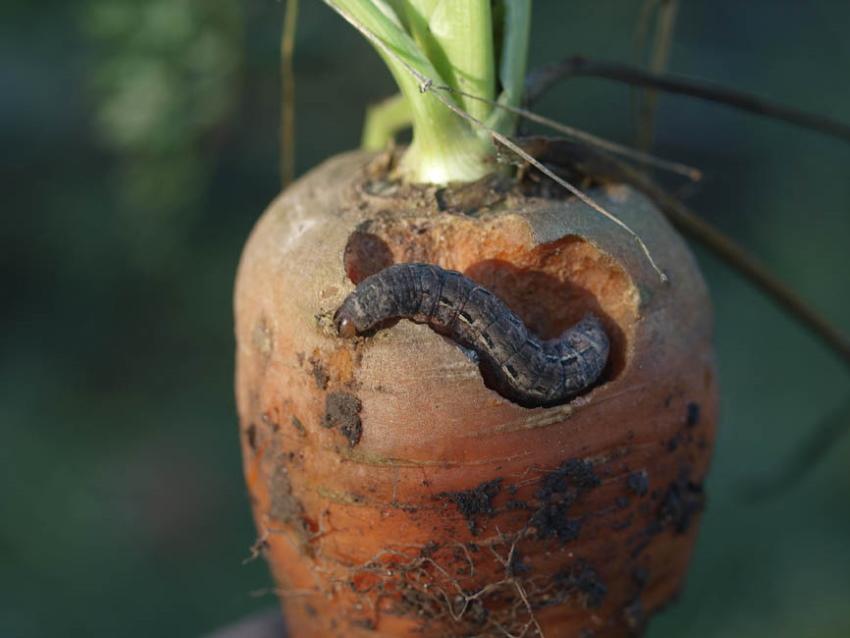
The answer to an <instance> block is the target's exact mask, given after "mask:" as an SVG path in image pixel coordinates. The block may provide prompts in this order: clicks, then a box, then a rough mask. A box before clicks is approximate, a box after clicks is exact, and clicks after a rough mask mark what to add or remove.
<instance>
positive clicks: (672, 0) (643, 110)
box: [637, 0, 678, 151]
mask: <svg viewBox="0 0 850 638" xmlns="http://www.w3.org/2000/svg"><path fill="white" fill-rule="evenodd" d="M677 11H678V2H677V0H662V1H661V5H660V6H659V7H658V9H657V12H658V14H657V17H656V22H657V24H656V27H655V41H654V43H653V47H652V56H651V58H650V60H649V69H650V71H652V72H653V73H661V72H663V71H664V70H665V69H666V68H667V62H668V61H669V59H670V47H671V45H672V43H673V29H674V27H675V25H676V13H677ZM657 104H658V93H657V91H656V90H655V89H651V88H649V89H644V91H643V100H641V102H640V109H639V115H638V143H637V146H638V148H641V149H643V150H645V151H646V150H649V149H650V148H651V147H652V138H653V133H654V129H655V111H656V106H657Z"/></svg>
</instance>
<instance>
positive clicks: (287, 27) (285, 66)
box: [280, 0, 299, 188]
mask: <svg viewBox="0 0 850 638" xmlns="http://www.w3.org/2000/svg"><path fill="white" fill-rule="evenodd" d="M298 1H299V0H287V2H286V11H285V13H284V17H283V35H282V37H281V39H280V84H281V91H282V92H283V103H282V105H281V110H280V181H281V183H282V185H283V187H284V188H286V187H287V186H289V184H291V183H292V179H293V178H294V177H295V67H294V65H293V58H294V52H295V28H296V26H297V24H298Z"/></svg>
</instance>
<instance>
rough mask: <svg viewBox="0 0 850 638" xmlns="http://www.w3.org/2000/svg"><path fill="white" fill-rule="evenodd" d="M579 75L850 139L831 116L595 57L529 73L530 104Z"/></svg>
mask: <svg viewBox="0 0 850 638" xmlns="http://www.w3.org/2000/svg"><path fill="white" fill-rule="evenodd" d="M579 76H583V77H599V78H606V79H608V80H614V81H616V82H624V83H626V84H631V85H633V86H642V87H650V88H653V89H657V90H659V91H665V92H667V93H676V94H679V95H687V96H690V97H695V98H698V99H701V100H707V101H710V102H718V103H720V104H725V105H727V106H730V107H733V108H737V109H740V110H743V111H748V112H750V113H755V114H757V115H763V116H765V117H770V118H773V119H776V120H781V121H783V122H787V123H788V124H793V125H794V126H799V127H801V128H806V129H809V130H812V131H817V132H818V133H823V134H824V135H829V136H831V137H835V138H838V139H841V140H844V141H845V142H850V124H846V123H844V122H840V121H838V120H835V119H832V118H829V117H825V116H822V115H816V114H814V113H808V112H806V111H802V110H800V109H796V108H793V107H790V106H785V105H782V104H778V103H777V102H773V101H771V100H766V99H764V98H762V97H758V96H755V95H752V94H749V93H744V92H742V91H737V90H734V89H729V88H725V87H721V86H717V85H716V84H712V83H710V82H706V81H704V80H696V79H693V78H688V77H683V76H679V75H672V74H667V73H651V72H649V71H645V70H644V69H640V68H637V67H634V66H630V65H627V64H620V63H617V62H606V61H602V60H592V59H589V58H585V57H582V56H574V57H571V58H567V59H566V60H564V61H562V62H559V63H557V64H553V65H550V66H546V67H543V68H540V69H537V70H536V71H533V72H532V73H531V74H529V76H528V78H527V80H526V85H525V87H526V89H525V100H526V103H527V104H533V103H534V102H535V101H536V100H538V99H539V98H540V97H541V96H542V95H543V94H544V93H545V92H546V91H548V90H549V89H550V88H551V87H552V86H553V85H554V84H555V83H556V82H558V81H560V80H562V79H565V78H570V77H579Z"/></svg>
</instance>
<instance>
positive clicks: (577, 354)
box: [334, 264, 609, 407]
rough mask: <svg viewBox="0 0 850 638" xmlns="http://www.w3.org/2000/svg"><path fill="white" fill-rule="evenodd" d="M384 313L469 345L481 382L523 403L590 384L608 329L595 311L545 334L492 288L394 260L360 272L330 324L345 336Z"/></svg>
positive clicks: (569, 394)
mask: <svg viewBox="0 0 850 638" xmlns="http://www.w3.org/2000/svg"><path fill="white" fill-rule="evenodd" d="M390 319H409V320H410V321H413V322H415V323H424V324H428V326H430V327H431V329H432V330H434V331H435V332H437V333H439V334H441V335H444V336H446V337H448V338H450V339H451V340H452V341H454V342H455V343H456V344H458V345H459V346H461V347H463V348H468V349H470V350H473V351H474V352H475V353H476V354H477V356H478V366H479V369H480V370H481V375H482V377H483V378H484V383H485V385H486V386H487V387H488V388H491V389H492V390H495V391H496V392H498V393H499V394H501V395H502V396H503V397H505V398H506V399H510V400H511V401H513V402H515V403H518V404H520V405H522V406H524V407H539V406H552V405H558V404H560V403H565V402H567V401H569V400H570V399H572V398H574V397H576V396H577V395H579V394H581V393H582V392H584V391H586V390H588V389H589V388H590V387H591V386H592V385H593V384H594V383H596V381H598V380H599V377H600V376H601V374H602V372H603V370H604V369H605V366H606V364H607V362H608V350H609V341H608V335H607V334H606V333H605V330H604V329H603V327H602V323H601V322H600V320H599V319H598V317H596V316H595V315H593V314H588V315H586V316H585V317H584V319H582V320H581V321H579V322H578V323H577V324H575V325H574V326H572V327H570V328H568V329H567V330H566V331H565V332H564V333H563V334H562V335H561V336H560V338H558V339H550V340H548V341H544V340H542V339H540V338H539V337H538V336H537V335H535V334H533V333H531V332H529V330H528V329H527V328H526V327H525V324H524V323H523V322H522V320H521V319H520V318H519V317H517V316H516V315H515V314H514V313H513V312H512V311H511V310H510V309H509V308H508V307H507V306H506V305H505V303H504V302H503V301H502V300H501V299H499V298H498V297H497V296H496V295H494V294H493V293H492V292H490V291H489V290H487V289H486V288H483V287H481V286H479V285H478V284H476V283H475V282H474V281H472V280H471V279H469V278H468V277H465V276H464V275H462V274H461V273H459V272H455V271H453V270H444V269H443V268H440V267H439V266H434V265H432V264H396V265H394V266H390V267H388V268H385V269H384V270H381V271H380V272H378V273H376V274H374V275H371V276H370V277H367V278H366V279H364V280H363V281H362V282H360V284H359V285H358V286H357V288H355V290H354V291H353V292H352V293H351V294H350V295H348V297H346V299H345V301H343V303H342V305H341V306H340V307H339V309H338V310H337V311H336V314H335V315H334V324H335V325H336V328H337V330H338V332H339V334H340V336H342V337H346V338H351V337H354V336H355V335H358V334H363V333H366V332H369V331H370V330H373V329H376V328H379V327H380V326H381V324H383V323H385V322H386V321H388V320H390Z"/></svg>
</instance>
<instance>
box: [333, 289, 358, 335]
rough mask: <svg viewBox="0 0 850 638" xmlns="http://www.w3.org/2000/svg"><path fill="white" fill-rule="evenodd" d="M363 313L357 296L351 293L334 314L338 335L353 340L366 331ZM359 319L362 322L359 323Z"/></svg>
mask: <svg viewBox="0 0 850 638" xmlns="http://www.w3.org/2000/svg"><path fill="white" fill-rule="evenodd" d="M362 315H363V313H362V311H361V309H360V304H359V302H358V300H357V297H356V294H355V293H351V294H350V295H348V297H346V298H345V301H343V302H342V305H341V306H340V307H339V308H338V309H337V311H336V313H334V326H335V327H336V331H337V334H338V335H339V336H340V337H342V338H343V339H352V338H354V337H356V336H357V335H358V334H360V333H362V332H364V330H365V329H366V326H365V325H360V324H363V321H362ZM358 318H360V319H361V321H358Z"/></svg>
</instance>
